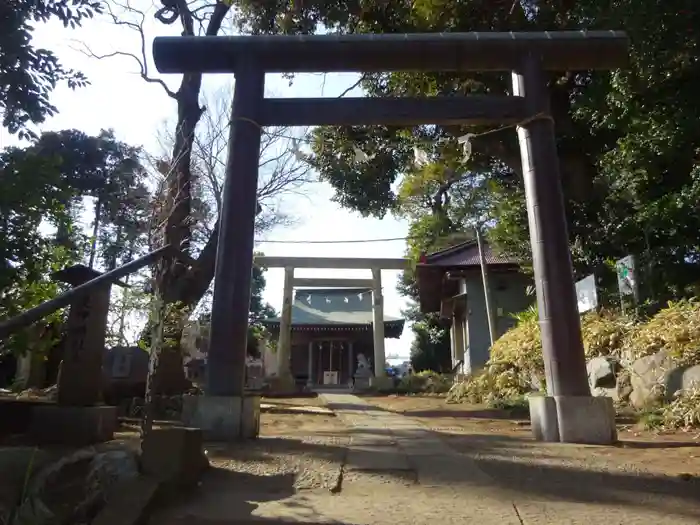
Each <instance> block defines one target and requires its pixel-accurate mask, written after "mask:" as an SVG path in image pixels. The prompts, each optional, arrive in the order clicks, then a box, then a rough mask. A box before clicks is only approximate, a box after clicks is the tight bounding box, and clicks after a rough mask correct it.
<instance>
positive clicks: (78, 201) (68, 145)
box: [0, 130, 149, 348]
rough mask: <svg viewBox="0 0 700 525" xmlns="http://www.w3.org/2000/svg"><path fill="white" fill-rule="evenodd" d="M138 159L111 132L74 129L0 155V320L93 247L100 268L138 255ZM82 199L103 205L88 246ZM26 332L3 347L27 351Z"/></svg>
mask: <svg viewBox="0 0 700 525" xmlns="http://www.w3.org/2000/svg"><path fill="white" fill-rule="evenodd" d="M139 155H140V151H139V150H138V149H137V148H133V147H131V146H128V145H126V144H124V143H122V142H119V141H118V140H116V139H115V137H114V135H113V133H112V132H111V131H103V132H101V133H100V134H99V135H98V136H96V137H93V136H89V135H86V134H85V133H82V132H79V131H76V130H66V131H59V132H50V133H44V134H43V135H41V137H39V138H38V139H37V140H35V141H34V142H33V143H32V144H31V145H30V146H28V147H26V148H8V149H6V150H5V151H3V152H2V153H0V317H3V318H5V317H10V316H13V315H15V314H17V313H19V312H21V311H23V310H26V309H28V308H31V307H33V306H37V305H38V304H40V303H42V302H44V301H46V300H47V299H50V298H51V297H53V296H55V295H56V293H58V291H59V290H60V286H59V285H58V284H57V283H55V282H53V281H52V280H51V278H50V274H51V273H52V272H53V271H56V270H59V269H61V268H63V267H65V266H67V265H69V264H74V263H76V262H81V261H84V260H85V259H87V258H88V257H89V254H90V252H91V251H93V250H95V249H96V250H97V252H96V253H98V255H99V258H100V259H101V261H102V263H103V264H102V265H103V266H107V267H112V266H114V265H119V264H123V263H124V262H126V261H127V260H128V259H130V258H132V257H134V256H138V255H140V253H139V252H141V251H142V250H143V248H144V247H145V241H146V234H147V229H148V221H147V210H148V205H149V193H148V190H147V188H146V187H145V186H144V184H143V178H144V176H145V172H144V169H143V168H142V166H141V164H140V162H139ZM86 197H89V198H92V199H93V200H95V201H98V202H101V203H102V205H101V208H100V210H99V214H98V216H97V220H96V228H95V231H96V234H97V235H98V236H99V237H100V242H99V243H98V244H97V247H96V246H95V245H92V249H91V243H90V242H88V241H89V239H88V238H87V236H86V235H85V234H84V233H82V231H81V230H82V228H81V227H80V225H79V223H78V222H77V220H78V218H79V214H80V212H82V211H83V203H84V200H85V198H86ZM56 315H57V316H60V315H61V313H57V314H56ZM29 335H31V334H27V333H25V334H20V335H18V336H17V337H16V338H15V340H14V341H13V342H11V344H10V345H9V346H12V347H15V346H16V347H18V348H26V343H27V337H28V336H29ZM20 340H21V342H20ZM20 343H21V344H20ZM7 347H8V346H7V345H6V347H5V348H7Z"/></svg>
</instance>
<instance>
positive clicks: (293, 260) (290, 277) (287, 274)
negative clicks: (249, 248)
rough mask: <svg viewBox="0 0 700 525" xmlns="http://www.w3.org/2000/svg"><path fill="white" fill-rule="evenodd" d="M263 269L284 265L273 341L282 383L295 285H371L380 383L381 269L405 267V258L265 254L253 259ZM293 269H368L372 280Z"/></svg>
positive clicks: (286, 379)
mask: <svg viewBox="0 0 700 525" xmlns="http://www.w3.org/2000/svg"><path fill="white" fill-rule="evenodd" d="M255 261H256V263H258V264H260V265H261V266H264V267H265V268H284V292H283V300H282V315H281V319H280V335H279V342H278V344H277V365H278V372H277V373H278V375H279V378H280V382H281V383H282V386H292V381H293V380H292V374H291V369H290V358H291V350H292V348H291V346H292V303H293V300H294V288H295V287H328V288H371V289H372V342H373V345H374V355H373V356H372V358H373V359H374V363H375V366H374V382H375V384H376V383H377V382H381V381H382V378H383V377H385V374H384V362H385V361H386V353H385V350H384V296H383V294H382V270H405V269H406V268H407V267H408V264H409V260H408V259H373V258H351V257H266V256H260V257H256V258H255ZM296 268H315V269H342V270H362V269H365V270H372V279H348V278H338V279H334V278H304V277H294V270H295V269H296Z"/></svg>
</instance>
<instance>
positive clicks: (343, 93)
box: [338, 73, 367, 98]
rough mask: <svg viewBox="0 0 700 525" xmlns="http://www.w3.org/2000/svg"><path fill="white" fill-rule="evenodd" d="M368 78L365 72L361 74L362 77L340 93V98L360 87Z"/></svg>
mask: <svg viewBox="0 0 700 525" xmlns="http://www.w3.org/2000/svg"><path fill="white" fill-rule="evenodd" d="M366 79H367V75H366V74H364V73H363V74H362V75H360V78H359V79H358V80H357V82H355V83H354V84H353V85H352V86H350V87H349V88H347V89H346V90H345V91H343V92H342V93H341V94H340V95H338V98H343V97H344V96H345V95H347V94H348V93H350V92H351V91H352V90H353V89H355V88H356V87H359V85H360V84H362V82H364V81H365V80H366Z"/></svg>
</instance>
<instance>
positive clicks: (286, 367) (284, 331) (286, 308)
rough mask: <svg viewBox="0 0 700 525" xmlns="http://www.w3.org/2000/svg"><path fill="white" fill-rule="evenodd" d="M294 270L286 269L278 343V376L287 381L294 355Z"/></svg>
mask: <svg viewBox="0 0 700 525" xmlns="http://www.w3.org/2000/svg"><path fill="white" fill-rule="evenodd" d="M293 281H294V268H292V267H289V266H288V267H286V268H285V269H284V292H283V294H284V295H283V300H282V317H281V319H280V336H279V341H278V342H277V375H278V376H279V377H280V378H281V379H283V380H287V379H289V378H290V377H291V375H292V371H291V370H290V365H291V355H292V303H293V302H294V286H293V285H292V282H293Z"/></svg>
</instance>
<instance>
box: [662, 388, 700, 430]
mask: <svg viewBox="0 0 700 525" xmlns="http://www.w3.org/2000/svg"><path fill="white" fill-rule="evenodd" d="M661 414H662V416H663V426H664V427H665V428H667V429H679V428H680V429H691V428H700V385H693V386H692V387H691V388H688V389H686V390H681V391H679V392H676V394H675V396H674V398H673V401H671V403H669V404H668V405H667V406H665V407H664V408H663V409H662V412H661Z"/></svg>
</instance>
